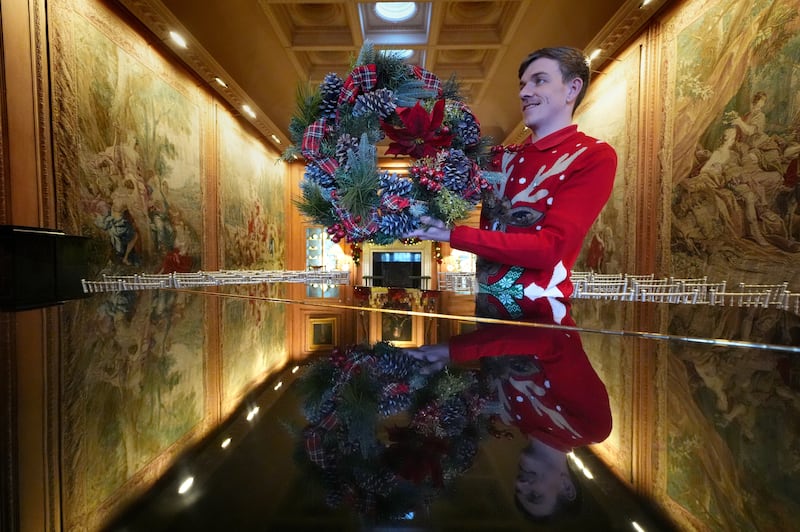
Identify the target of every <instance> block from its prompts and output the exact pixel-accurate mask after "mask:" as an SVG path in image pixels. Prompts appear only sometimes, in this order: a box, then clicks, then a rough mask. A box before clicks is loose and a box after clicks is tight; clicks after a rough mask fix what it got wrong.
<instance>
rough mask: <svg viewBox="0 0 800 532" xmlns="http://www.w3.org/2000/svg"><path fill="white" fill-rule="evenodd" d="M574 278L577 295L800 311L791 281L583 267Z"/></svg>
mask: <svg viewBox="0 0 800 532" xmlns="http://www.w3.org/2000/svg"><path fill="white" fill-rule="evenodd" d="M572 282H573V285H574V292H573V295H572V297H573V298H575V299H611V300H619V301H651V302H658V303H688V304H708V305H721V306H738V307H763V308H780V309H783V310H791V311H794V312H795V313H798V314H800V294H798V293H792V292H790V291H789V288H788V285H789V283H788V282H782V283H775V284H748V283H738V284H736V285H733V286H728V283H727V281H720V282H714V281H709V280H708V277H706V276H704V277H695V278H676V277H667V278H659V279H656V278H655V275H654V274H647V275H632V274H624V273H614V274H607V273H606V274H599V273H594V272H582V271H573V272H572Z"/></svg>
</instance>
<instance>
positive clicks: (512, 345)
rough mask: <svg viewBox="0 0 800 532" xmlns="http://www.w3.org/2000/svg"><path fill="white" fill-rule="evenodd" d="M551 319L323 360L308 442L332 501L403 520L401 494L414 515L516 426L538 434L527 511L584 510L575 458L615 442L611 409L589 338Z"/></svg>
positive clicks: (523, 501)
mask: <svg viewBox="0 0 800 532" xmlns="http://www.w3.org/2000/svg"><path fill="white" fill-rule="evenodd" d="M551 316H552V315H551ZM566 318H567V319H566V321H567V323H568V324H572V323H571V322H570V320H571V318H570V317H569V316H568V315H567V317H566ZM562 321H563V320H562ZM552 325H553V320H552V317H550V318H549V319H548V320H547V322H546V323H545V324H541V323H539V324H534V323H529V322H526V323H508V322H506V323H503V324H489V325H483V326H481V327H479V328H478V329H476V330H474V331H472V332H470V333H467V334H462V335H458V336H454V337H452V338H450V339H449V341H448V342H447V343H441V344H435V345H425V346H421V347H418V348H412V349H402V350H401V349H397V348H394V347H393V346H391V344H390V343H387V342H380V343H378V344H375V345H374V346H369V345H361V346H351V347H347V348H341V349H337V350H335V351H334V352H333V353H332V354H331V356H330V357H327V358H326V359H323V360H320V361H318V362H317V363H316V366H315V367H312V368H310V369H309V371H308V375H309V376H310V378H308V379H307V380H306V386H305V387H304V389H305V390H306V391H307V392H310V393H308V394H307V395H306V398H305V405H304V410H305V412H306V415H307V419H308V422H309V424H308V425H307V426H306V427H305V428H304V429H303V431H302V434H303V442H302V447H303V449H304V454H305V455H306V458H307V460H308V465H309V466H311V468H312V470H315V471H316V476H318V477H321V478H322V479H324V480H325V482H323V485H324V487H325V489H326V492H327V493H326V498H327V499H328V502H329V504H331V505H332V506H339V505H341V504H345V503H347V501H350V502H352V503H353V504H352V506H353V507H355V508H356V509H357V510H359V511H361V512H365V511H366V512H367V513H372V514H373V515H375V513H376V512H377V513H378V514H380V513H381V511H382V510H383V509H388V508H392V509H393V511H392V514H393V515H384V516H383V517H393V516H394V517H395V518H396V516H397V515H398V513H397V508H398V505H397V504H392V503H391V502H390V500H393V499H394V503H398V502H400V501H397V500H396V496H398V494H402V495H403V497H404V498H405V503H406V505H405V508H404V511H406V512H409V511H415V510H416V511H419V510H420V509H421V505H422V506H426V505H427V502H424V501H428V500H430V496H431V495H432V494H433V493H442V492H443V489H446V488H447V487H448V485H449V484H450V483H451V482H452V481H454V480H456V479H457V478H458V477H460V476H461V475H463V474H464V473H465V472H466V471H467V470H468V469H469V468H470V467H471V465H472V462H473V460H474V458H475V453H476V451H477V445H478V441H479V440H480V439H481V438H483V437H485V436H486V435H488V434H493V435H495V436H498V435H503V434H507V435H509V436H510V435H512V434H513V432H512V430H513V431H517V432H519V433H520V434H521V435H522V436H523V437H525V438H526V439H527V442H526V445H525V447H524V448H523V449H522V451H521V454H520V458H519V463H518V472H517V475H516V479H515V481H514V485H515V493H516V496H515V499H516V503H517V506H518V507H519V508H520V510H521V511H522V512H523V514H524V515H525V516H527V517H530V518H533V519H535V520H544V519H552V518H554V517H556V516H559V515H561V514H565V513H574V512H575V508H574V507H575V505H576V504H578V503H579V502H580V496H579V492H580V485H579V484H578V482H577V478H576V476H575V475H574V474H573V473H572V472H571V470H570V465H569V464H570V461H569V460H568V458H567V455H568V453H569V452H570V451H571V450H572V449H574V448H575V447H578V446H584V445H589V444H592V443H597V442H601V441H603V440H605V438H606V437H608V435H609V433H610V431H611V412H610V408H609V401H608V394H607V392H606V389H605V386H604V385H603V383H602V382H601V381H600V379H599V377H598V376H597V374H596V373H595V371H594V370H593V368H592V366H591V364H590V363H589V360H588V358H587V357H586V354H585V352H584V350H583V346H582V343H581V340H580V337H579V335H578V333H577V332H576V331H575V330H573V329H564V328H554V327H552ZM309 384H310V385H312V386H311V387H310V388H309ZM501 425H502V426H504V428H500V426H501ZM465 444H469V445H466V447H465ZM466 451H469V452H466ZM369 479H373V480H375V482H372V481H369V482H368V480H369ZM376 479H377V480H376ZM378 480H379V481H378ZM370 486H372V487H370ZM373 488H374V489H373ZM412 493H416V495H413V496H412V495H411V494H412ZM332 495H333V497H331V496H332ZM400 506H401V507H402V506H403V505H402V504H400Z"/></svg>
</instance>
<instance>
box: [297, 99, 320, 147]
mask: <svg viewBox="0 0 800 532" xmlns="http://www.w3.org/2000/svg"><path fill="white" fill-rule="evenodd" d="M295 99H296V101H297V108H296V110H295V113H294V115H292V119H291V121H290V122H289V136H290V137H291V139H292V142H293V143H294V144H295V145H297V146H300V145H302V144H303V134H304V133H305V130H306V128H307V127H308V126H310V125H311V124H313V123H314V122H315V121H316V120H317V119H318V118H319V115H320V111H319V104H320V102H322V94H320V92H319V91H318V90H314V89H312V88H311V87H309V86H308V85H306V84H301V85H298V86H297V92H296V94H295Z"/></svg>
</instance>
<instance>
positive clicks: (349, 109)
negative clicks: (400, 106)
mask: <svg viewBox="0 0 800 532" xmlns="http://www.w3.org/2000/svg"><path fill="white" fill-rule="evenodd" d="M339 130H340V131H342V132H347V133H349V134H350V135H351V136H352V137H353V138H358V139H360V138H361V136H362V135H364V134H365V133H366V135H367V140H368V141H369V142H370V143H371V144H376V143H377V142H379V141H380V140H381V138H382V137H381V125H380V122H379V121H378V118H377V116H375V114H374V113H367V114H365V115H363V116H353V106H352V105H348V104H344V105H342V106H341V109H340V111H339Z"/></svg>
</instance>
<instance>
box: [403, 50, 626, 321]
mask: <svg viewBox="0 0 800 532" xmlns="http://www.w3.org/2000/svg"><path fill="white" fill-rule="evenodd" d="M589 78H590V70H589V63H588V60H587V59H586V57H585V56H584V55H583V53H582V52H581V51H579V50H577V49H575V48H569V47H559V48H543V49H540V50H537V51H535V52H533V53H532V54H530V55H529V56H528V57H526V58H525V60H524V61H523V62H522V64H521V65H520V67H519V86H520V89H519V98H520V101H521V104H522V115H523V122H524V123H525V125H526V126H527V127H528V128H530V130H531V136H530V137H529V138H528V139H527V141H526V142H524V143H523V144H521V145H514V146H506V147H503V148H498V149H497V150H496V152H495V157H494V159H493V164H494V166H495V169H496V170H498V171H500V172H502V173H503V174H504V175H505V177H504V179H502V180H501V181H500V182H499V183H496V184H495V185H494V186H493V191H492V192H493V194H491V195H490V197H487V198H484V201H483V208H482V211H481V220H480V227H478V228H473V227H467V226H456V227H454V228H452V229H450V228H448V227H447V225H446V224H445V223H444V222H442V221H441V220H437V219H434V218H431V217H424V216H423V217H422V218H421V222H422V226H421V227H420V228H419V229H416V230H414V231H412V232H411V233H409V234H408V235H407V236H408V237H416V238H419V239H422V240H436V241H439V242H449V243H450V245H451V246H452V247H453V248H455V249H460V250H463V251H468V252H470V253H474V254H475V255H477V256H478V267H477V277H478V282H479V286H480V292H481V293H482V295H483V297H485V298H489V299H491V300H492V301H493V302H494V304H495V306H496V307H497V309H498V314H499V315H509V316H512V317H518V316H521V315H522V314H524V313H526V312H527V310H535V311H538V309H525V308H523V307H522V306H521V305H523V304H525V300H527V301H529V302H531V301H536V300H537V299H539V298H543V297H544V298H560V297H569V296H570V295H571V294H572V282H571V280H570V278H569V272H570V271H571V269H572V266H573V265H574V264H575V260H576V259H577V258H578V254H579V253H580V250H581V246H582V244H583V240H584V238H585V237H586V234H587V233H588V231H589V228H590V227H591V225H592V223H593V222H594V220H595V219H596V218H597V216H598V215H599V214H600V211H601V209H602V208H603V206H605V204H606V202H607V201H608V198H609V197H610V195H611V189H612V186H613V183H614V174H615V172H616V168H617V155H616V152H615V151H614V148H612V147H611V146H609V145H608V144H606V143H604V142H602V141H599V140H597V139H595V138H592V137H589V136H588V135H585V134H584V133H581V132H580V131H578V127H577V125H575V124H573V123H572V117H573V114H574V111H575V108H576V107H577V105H578V104H579V103H580V102H581V100H582V99H583V96H584V94H585V93H586V89H587V87H588V85H589ZM552 313H553V318H554V320H555V321H556V323H560V320H561V319H563V317H564V315H565V309H564V308H562V307H553V308H552Z"/></svg>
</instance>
